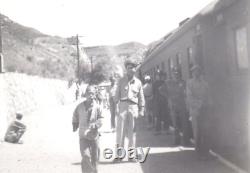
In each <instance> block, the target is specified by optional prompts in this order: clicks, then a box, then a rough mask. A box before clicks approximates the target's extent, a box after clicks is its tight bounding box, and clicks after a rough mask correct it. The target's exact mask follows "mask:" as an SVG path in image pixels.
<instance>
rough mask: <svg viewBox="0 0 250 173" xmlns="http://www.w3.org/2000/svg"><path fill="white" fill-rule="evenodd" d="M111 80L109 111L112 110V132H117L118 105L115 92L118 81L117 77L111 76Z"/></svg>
mask: <svg viewBox="0 0 250 173" xmlns="http://www.w3.org/2000/svg"><path fill="white" fill-rule="evenodd" d="M109 80H110V83H111V85H110V87H109V88H108V93H109V110H110V115H111V117H110V120H111V130H112V132H114V131H115V126H116V125H115V114H116V104H115V92H116V88H117V80H116V78H115V76H114V75H113V76H111V77H110V78H109Z"/></svg>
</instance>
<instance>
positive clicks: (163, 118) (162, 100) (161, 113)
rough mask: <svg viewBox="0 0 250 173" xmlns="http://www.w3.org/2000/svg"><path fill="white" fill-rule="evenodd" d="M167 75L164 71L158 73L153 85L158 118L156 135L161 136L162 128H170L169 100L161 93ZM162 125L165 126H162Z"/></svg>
mask: <svg viewBox="0 0 250 173" xmlns="http://www.w3.org/2000/svg"><path fill="white" fill-rule="evenodd" d="M165 78H166V74H165V73H164V72H163V71H158V72H157V74H156V80H155V81H154V83H153V102H154V103H153V104H154V108H153V114H154V117H155V118H156V133H155V135H159V134H161V131H162V130H163V129H162V128H163V127H164V128H165V130H168V128H169V122H168V120H167V119H168V117H167V116H168V106H167V104H168V103H167V98H166V97H165V96H164V95H162V94H161V93H160V87H161V86H162V85H163V84H164V83H165ZM162 124H163V125H164V126H162Z"/></svg>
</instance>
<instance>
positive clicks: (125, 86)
mask: <svg viewBox="0 0 250 173" xmlns="http://www.w3.org/2000/svg"><path fill="white" fill-rule="evenodd" d="M137 65H138V64H137V63H136V62H135V61H133V60H126V61H125V68H126V71H127V74H126V75H124V77H123V78H121V79H120V80H119V82H118V85H117V90H116V95H115V102H116V103H119V105H118V109H119V110H118V117H117V128H116V132H117V133H116V144H117V145H118V146H119V147H124V139H125V135H126V136H127V137H128V147H135V142H136V134H135V128H136V124H137V123H136V122H137V118H138V115H139V116H143V115H144V104H145V101H144V94H143V88H142V83H141V81H140V80H139V79H138V78H137V77H135V72H136V67H137Z"/></svg>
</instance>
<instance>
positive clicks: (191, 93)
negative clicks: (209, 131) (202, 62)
mask: <svg viewBox="0 0 250 173" xmlns="http://www.w3.org/2000/svg"><path fill="white" fill-rule="evenodd" d="M191 71H192V76H193V78H192V79H190V80H188V82H187V108H188V110H189V114H190V116H191V117H190V118H191V121H192V129H193V136H194V141H195V150H196V151H197V153H198V156H199V157H201V159H202V158H204V157H207V156H208V147H207V141H206V142H205V140H206V125H207V118H208V117H207V116H208V107H209V105H210V104H211V101H210V98H209V90H208V83H207V82H206V81H205V80H204V79H203V76H202V73H201V68H200V66H198V65H194V66H193V68H192V69H191Z"/></svg>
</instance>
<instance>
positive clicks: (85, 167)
mask: <svg viewBox="0 0 250 173" xmlns="http://www.w3.org/2000/svg"><path fill="white" fill-rule="evenodd" d="M96 92H97V91H96V88H95V87H94V86H88V87H87V89H86V93H85V97H86V100H85V101H83V102H81V103H80V104H79V105H78V106H77V107H76V109H75V111H74V114H73V120H72V125H73V131H74V132H75V131H76V130H77V129H78V128H79V138H80V151H81V156H82V163H81V166H82V173H97V162H98V151H99V147H98V138H99V132H98V128H100V127H101V121H100V118H101V117H102V116H101V108H100V105H99V104H98V103H97V101H96ZM89 153H90V155H89Z"/></svg>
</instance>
